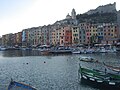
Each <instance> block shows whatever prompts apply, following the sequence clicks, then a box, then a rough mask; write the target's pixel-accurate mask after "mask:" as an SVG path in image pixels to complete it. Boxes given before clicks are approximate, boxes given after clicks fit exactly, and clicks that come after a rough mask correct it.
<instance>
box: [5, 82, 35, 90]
mask: <svg viewBox="0 0 120 90" xmlns="http://www.w3.org/2000/svg"><path fill="white" fill-rule="evenodd" d="M7 90H37V89H35V88H34V87H32V86H30V85H27V84H24V83H20V82H16V81H13V80H11V82H10V84H9V86H8V89H7Z"/></svg>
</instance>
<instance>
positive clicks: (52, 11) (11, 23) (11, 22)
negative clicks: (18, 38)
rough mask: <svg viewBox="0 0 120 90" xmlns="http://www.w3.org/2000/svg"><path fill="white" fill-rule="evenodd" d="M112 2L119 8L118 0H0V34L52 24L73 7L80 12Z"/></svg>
mask: <svg viewBox="0 0 120 90" xmlns="http://www.w3.org/2000/svg"><path fill="white" fill-rule="evenodd" d="M114 2H116V9H117V10H120V0H0V36H2V35H4V34H9V33H17V32H20V31H22V30H23V29H27V28H31V27H38V26H43V25H48V24H53V23H54V22H55V21H57V20H62V19H64V18H65V17H66V15H67V14H68V13H69V14H71V11H72V9H73V8H74V9H75V10H76V13H77V14H82V13H85V12H87V11H88V10H90V9H95V8H97V7H98V6H100V5H106V4H109V3H112V4H113V3H114Z"/></svg>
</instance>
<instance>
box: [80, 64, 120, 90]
mask: <svg viewBox="0 0 120 90" xmlns="http://www.w3.org/2000/svg"><path fill="white" fill-rule="evenodd" d="M78 76H79V79H80V81H81V82H85V83H87V84H89V85H92V86H96V87H98V88H101V87H102V88H104V87H106V88H107V89H108V88H109V89H112V90H113V89H114V90H120V74H118V73H108V72H106V70H105V71H100V70H96V69H89V68H83V67H81V66H80V68H79V71H78ZM109 89H108V90H109ZM105 90H106V89H105Z"/></svg>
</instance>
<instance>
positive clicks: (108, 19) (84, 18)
mask: <svg viewBox="0 0 120 90" xmlns="http://www.w3.org/2000/svg"><path fill="white" fill-rule="evenodd" d="M76 18H77V20H78V23H81V22H89V23H115V22H117V14H116V13H115V12H109V13H98V12H97V13H94V14H89V15H88V14H78V15H77V16H76Z"/></svg>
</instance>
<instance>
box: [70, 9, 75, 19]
mask: <svg viewBox="0 0 120 90" xmlns="http://www.w3.org/2000/svg"><path fill="white" fill-rule="evenodd" d="M71 16H72V19H76V12H75V9H74V8H73V9H72V12H71Z"/></svg>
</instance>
